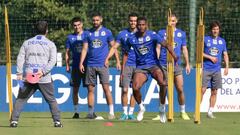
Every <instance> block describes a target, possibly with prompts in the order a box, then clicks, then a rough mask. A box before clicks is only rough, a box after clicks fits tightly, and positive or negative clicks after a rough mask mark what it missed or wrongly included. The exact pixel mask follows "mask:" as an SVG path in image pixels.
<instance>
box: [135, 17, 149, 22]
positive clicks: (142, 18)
mask: <svg viewBox="0 0 240 135" xmlns="http://www.w3.org/2000/svg"><path fill="white" fill-rule="evenodd" d="M139 21H145V22H147V18H146V17H138V19H137V22H139Z"/></svg>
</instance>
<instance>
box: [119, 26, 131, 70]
mask: <svg viewBox="0 0 240 135" xmlns="http://www.w3.org/2000/svg"><path fill="white" fill-rule="evenodd" d="M134 33H135V32H132V31H130V29H128V28H126V29H124V30H122V31H120V32H119V34H118V35H117V38H116V42H117V43H119V44H121V49H122V56H123V54H124V53H125V52H126V50H128V46H127V44H126V42H127V39H128V37H129V36H131V35H133V34H134ZM126 66H136V56H135V53H134V50H133V48H132V47H131V48H130V50H129V52H128V59H127V62H126Z"/></svg>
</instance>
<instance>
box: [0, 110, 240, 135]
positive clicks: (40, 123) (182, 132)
mask: <svg viewBox="0 0 240 135" xmlns="http://www.w3.org/2000/svg"><path fill="white" fill-rule="evenodd" d="M72 115H73V113H70V112H63V113H62V114H61V116H62V123H63V126H64V127H63V128H54V127H53V123H52V119H51V114H50V113H49V112H23V113H22V114H21V117H20V120H19V125H18V127H17V128H9V120H8V113H6V112H1V113H0V134H1V135H239V134H240V113H239V112H237V113H215V116H216V117H217V118H216V119H208V118H207V117H206V113H202V114H201V124H194V122H193V121H194V120H193V113H189V115H190V116H191V120H190V121H184V120H182V119H180V117H179V113H175V114H174V115H175V116H174V122H173V123H169V122H168V123H165V124H161V123H160V122H159V121H152V120H151V119H152V118H153V117H155V116H156V115H157V113H152V112H151V113H150V112H146V113H145V115H144V119H143V121H141V122H137V121H120V120H117V119H116V120H112V121H110V122H112V123H113V125H112V126H106V125H105V123H107V122H109V121H108V120H88V119H85V118H84V117H85V116H86V113H80V117H81V118H80V119H72V118H71V117H72ZM97 115H101V116H103V117H104V118H106V117H107V113H97ZM116 116H117V117H119V116H120V113H116Z"/></svg>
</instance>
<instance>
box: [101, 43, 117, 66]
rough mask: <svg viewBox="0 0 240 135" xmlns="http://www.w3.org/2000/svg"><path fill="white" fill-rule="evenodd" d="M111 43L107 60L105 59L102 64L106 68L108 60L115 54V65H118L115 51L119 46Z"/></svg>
mask: <svg viewBox="0 0 240 135" xmlns="http://www.w3.org/2000/svg"><path fill="white" fill-rule="evenodd" d="M111 42H112V41H111ZM111 42H110V45H111V49H110V51H109V53H108V56H107V58H106V59H105V63H104V65H105V66H106V67H108V66H109V59H110V58H111V57H112V56H113V54H115V57H116V61H117V64H118V63H119V64H120V60H119V55H118V51H117V48H118V47H119V45H120V44H119V43H118V42H113V43H112V44H111ZM116 53H117V56H116Z"/></svg>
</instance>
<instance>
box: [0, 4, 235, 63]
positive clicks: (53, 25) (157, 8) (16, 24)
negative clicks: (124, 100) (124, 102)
mask: <svg viewBox="0 0 240 135" xmlns="http://www.w3.org/2000/svg"><path fill="white" fill-rule="evenodd" d="M194 1H195V0H181V1H180V0H169V1H166V0H118V1H117V0H27V1H26V0H10V1H6V0H5V2H4V1H2V2H1V6H0V8H1V9H0V13H1V14H0V19H1V25H0V30H1V31H0V65H4V64H5V61H6V58H5V56H6V54H5V42H4V40H5V39H4V38H5V36H4V33H5V32H4V14H3V13H4V5H5V4H6V5H7V7H8V13H9V25H10V36H11V53H12V58H11V59H12V63H13V64H15V63H16V57H17V54H18V51H19V48H20V46H21V45H22V43H23V41H24V40H26V39H27V38H30V37H32V36H34V31H33V29H34V24H35V23H36V21H38V20H47V21H48V23H49V35H48V37H49V39H51V40H53V41H54V42H55V44H56V45H57V48H58V52H61V53H63V54H64V52H65V40H66V35H67V34H69V33H71V32H72V29H71V25H70V20H71V19H72V18H73V17H74V16H80V17H81V18H83V20H84V27H85V28H90V27H91V18H90V16H91V14H92V13H93V12H94V11H98V12H100V13H101V14H102V15H103V18H104V26H105V27H107V28H109V29H110V30H112V32H113V34H114V35H115V36H116V35H117V34H118V32H119V31H120V30H121V29H123V28H125V27H127V26H128V24H127V17H128V14H129V13H131V12H135V13H137V14H139V16H145V17H147V19H148V21H149V25H150V29H152V30H154V31H158V30H159V29H163V28H166V25H167V11H168V8H171V9H172V11H173V12H175V13H176V14H177V15H178V18H179V22H178V28H180V29H183V30H184V31H186V33H187V38H188V41H189V37H190V32H189V31H190V23H191V22H190V15H191V14H196V22H195V25H196V26H197V25H198V13H199V8H200V7H203V8H204V10H205V25H206V34H207V33H208V32H209V29H208V26H209V23H210V22H211V21H213V20H219V21H220V22H221V24H222V28H223V29H222V35H221V36H222V37H223V38H225V39H226V41H227V48H228V53H229V56H230V67H239V66H240V62H239V60H240V57H238V54H239V51H240V47H239V45H240V27H239V24H240V11H239V9H240V1H239V0H228V1H225V0H218V1H215V0H201V1H195V2H196V6H195V7H194V8H195V11H196V13H194V12H190V2H194ZM194 46H195V44H192V43H190V42H188V48H189V51H190V60H191V62H192V66H195V64H194V61H195V55H194V54H195V49H194ZM63 56H64V55H63ZM63 60H64V58H63ZM64 63H65V62H63V64H64ZM113 64H114V60H113V61H112V63H111V65H112V66H113Z"/></svg>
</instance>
